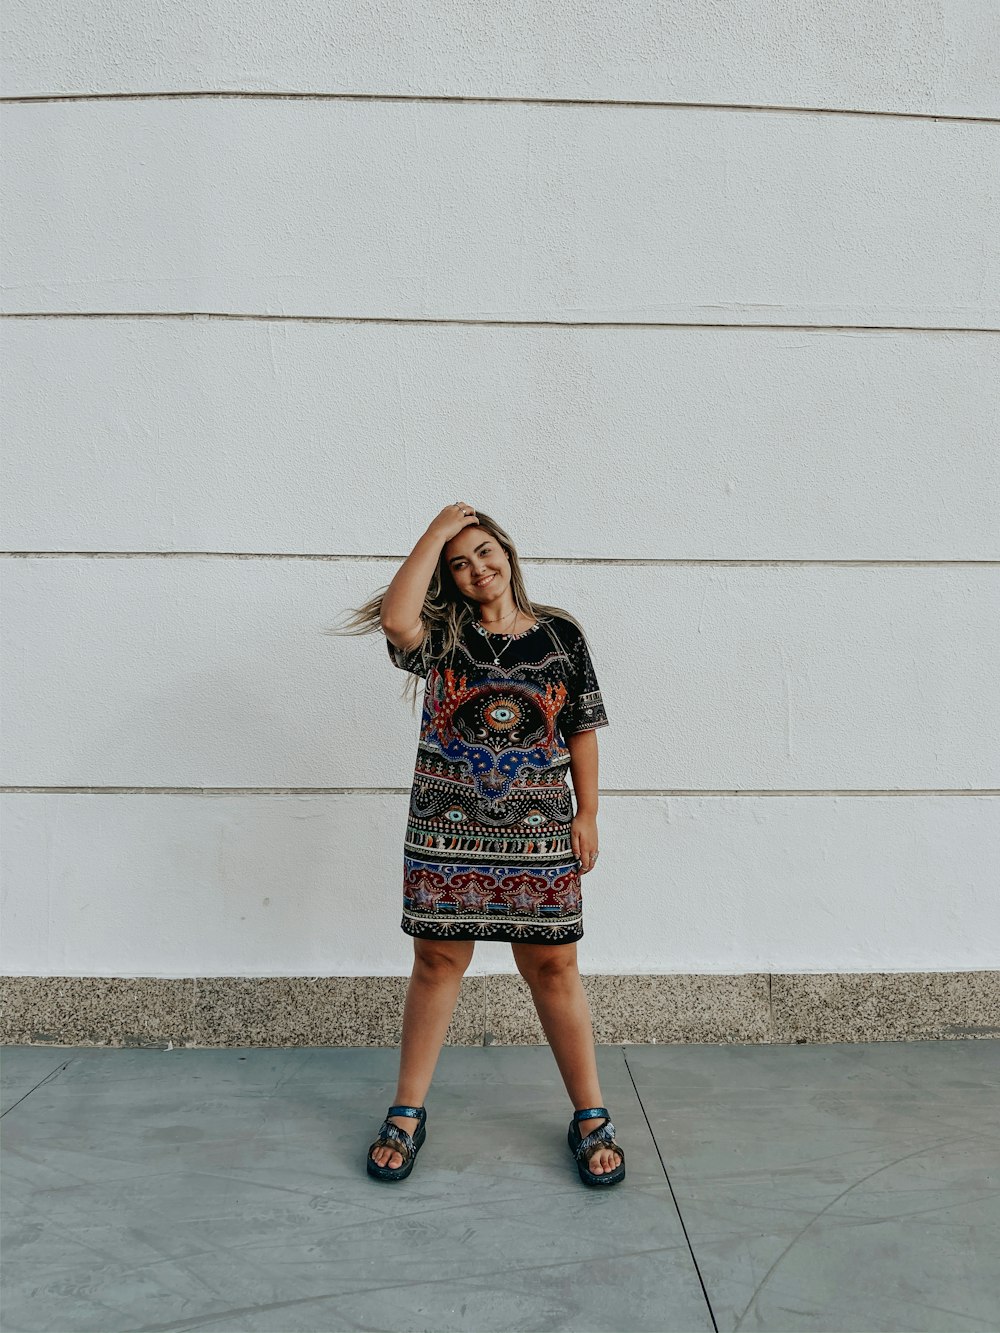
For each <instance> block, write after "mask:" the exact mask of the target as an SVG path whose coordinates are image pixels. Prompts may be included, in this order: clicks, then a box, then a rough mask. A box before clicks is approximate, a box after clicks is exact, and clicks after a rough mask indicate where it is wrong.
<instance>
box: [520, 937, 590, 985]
mask: <svg viewBox="0 0 1000 1333" xmlns="http://www.w3.org/2000/svg"><path fill="white" fill-rule="evenodd" d="M511 947H512V950H513V953H514V962H515V964H516V965H517V970H518V971H519V972H520V974H521V976H522V977H524V979H525V981H526V982H527V983H528V985H529V986H536V985H539V986H558V985H561V984H563V983H564V982H565V981H566V980H567V978H570V977H573V976H575V975H576V973H577V956H576V941H575V940H574V941H572V942H571V943H569V944H515V945H512V946H511Z"/></svg>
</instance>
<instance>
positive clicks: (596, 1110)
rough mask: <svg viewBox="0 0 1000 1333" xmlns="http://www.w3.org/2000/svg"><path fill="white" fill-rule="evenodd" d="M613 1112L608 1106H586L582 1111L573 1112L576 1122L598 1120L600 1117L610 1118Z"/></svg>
mask: <svg viewBox="0 0 1000 1333" xmlns="http://www.w3.org/2000/svg"><path fill="white" fill-rule="evenodd" d="M610 1115H611V1112H610V1111H609V1110H608V1108H607V1107H606V1106H585V1107H584V1108H583V1109H582V1110H580V1111H574V1112H573V1119H574V1120H596V1119H597V1117H598V1116H605V1117H610Z"/></svg>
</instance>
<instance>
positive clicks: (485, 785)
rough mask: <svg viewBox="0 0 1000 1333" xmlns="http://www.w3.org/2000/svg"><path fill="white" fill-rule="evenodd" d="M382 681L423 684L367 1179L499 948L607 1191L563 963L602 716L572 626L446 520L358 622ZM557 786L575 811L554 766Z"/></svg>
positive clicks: (486, 547) (591, 835)
mask: <svg viewBox="0 0 1000 1333" xmlns="http://www.w3.org/2000/svg"><path fill="white" fill-rule="evenodd" d="M349 623H350V624H351V625H354V626H358V625H360V626H364V627H365V628H364V629H363V630H361V631H360V632H368V631H370V630H374V629H375V628H376V627H381V629H382V631H383V632H384V633H385V636H386V640H387V644H386V646H387V648H388V652H389V657H390V659H391V660H392V662H393V664H394V665H395V666H398V667H400V668H401V669H403V670H405V671H409V672H411V673H412V680H413V687H414V695H413V698H414V702H415V698H416V677H417V676H423V677H425V678H426V684H425V687H424V704H423V713H422V717H421V725H420V739H419V743H418V750H417V761H416V766H415V770H414V776H413V786H412V789H411V794H410V806H409V813H408V818H407V825H406V840H405V849H404V881H403V885H404V886H403V917H402V921H401V926H402V929H403V930H404V931H405V932H406V933H407V934H408V935H411V936H412V937H413V948H414V963H413V971H412V974H411V976H410V980H409V985H408V989H407V994H406V1005H405V1008H404V1011H403V1028H402V1042H401V1050H400V1066H399V1079H398V1083H397V1085H396V1102H395V1103H394V1104H393V1105H392V1106H390V1107H389V1111H388V1114H387V1115H386V1118H385V1120H384V1121H383V1123H382V1126H381V1128H380V1130H379V1136H378V1138H377V1139H376V1140H375V1142H374V1143H373V1144H372V1145H371V1146H370V1148H369V1152H368V1159H367V1170H368V1174H369V1175H371V1176H373V1177H374V1178H376V1179H378V1180H403V1179H405V1178H406V1176H408V1175H409V1173H410V1171H411V1170H412V1168H413V1164H414V1161H415V1159H416V1154H417V1151H418V1150H419V1148H420V1146H421V1144H422V1143H423V1142H424V1139H425V1137H426V1129H425V1122H426V1118H427V1111H426V1107H425V1106H424V1105H423V1099H424V1097H425V1096H426V1093H427V1090H428V1088H429V1087H430V1083H431V1078H432V1075H433V1073H434V1068H435V1065H436V1064H437V1060H438V1056H439V1054H440V1051H441V1045H442V1042H443V1041H444V1037H445V1033H446V1032H447V1029H448V1025H449V1023H450V1022H451V1017H452V1013H453V1011H454V1008H455V1002H456V1000H457V999H458V992H459V989H460V987H461V982H462V977H463V975H464V973H465V971H466V968H467V967H468V966H469V963H470V961H471V959H472V954H473V950H474V948H475V941H476V940H477V939H483V940H499V941H506V942H509V943H510V945H511V948H512V950H513V954H514V961H515V963H516V965H517V968H518V971H519V972H520V973H521V975H522V976H523V977H524V979H525V981H527V983H528V986H529V987H530V990H531V994H532V999H533V1001H534V1004H535V1008H536V1010H537V1011H538V1016H539V1019H540V1020H541V1024H542V1028H543V1029H544V1031H545V1035H546V1037H547V1039H548V1041H549V1044H550V1046H551V1047H552V1052H553V1054H554V1056H555V1059H556V1063H557V1064H558V1066H559V1072H560V1073H561V1075H562V1077H563V1081H564V1083H565V1085H566V1090H567V1092H568V1093H569V1096H570V1100H571V1102H572V1104H573V1107H574V1114H573V1120H572V1121H571V1123H570V1127H569V1131H568V1136H567V1138H568V1143H569V1146H570V1149H571V1150H572V1151H573V1154H574V1156H575V1158H576V1162H577V1166H578V1169H579V1173H580V1178H581V1180H583V1181H584V1183H585V1184H588V1185H615V1184H618V1182H619V1181H621V1180H622V1179H624V1176H625V1154H624V1152H623V1150H622V1148H621V1147H620V1146H619V1145H618V1144H617V1143H616V1142H615V1139H614V1134H615V1127H614V1125H613V1124H612V1122H611V1119H610V1115H609V1112H608V1110H607V1107H604V1106H602V1105H601V1100H602V1098H601V1090H600V1086H599V1084H598V1079H597V1062H596V1057H595V1051H594V1037H593V1031H592V1028H591V1020H590V1012H589V1007H588V1004H587V997H586V993H585V992H584V989H583V983H582V982H581V980H580V973H579V970H578V966H577V957H576V941H577V940H578V939H580V938H581V937H582V935H583V919H582V902H581V894H580V875H585V874H587V873H589V872H590V871H591V870H592V869H593V868H594V866H595V864H596V862H597V857H598V846H597V736H596V734H595V733H596V729H597V728H598V727H603V726H606V725H607V722H608V719H607V715H606V712H605V709H604V704H603V701H602V699H601V692H600V688H599V686H598V683H597V678H596V676H595V674H594V668H593V663H592V661H591V658H590V653H589V651H588V648H587V643H586V639H585V637H584V634H583V631H582V628H581V626H580V625H579V622H578V621H576V620H575V619H574V618H573V617H572V616H571V615H569V614H568V613H567V612H565V611H563V610H561V609H560V608H559V607H555V606H547V605H545V604H544V603H541V602H532V601H531V600H530V599H529V598H528V595H527V592H526V591H525V587H524V582H523V580H522V577H521V570H520V565H519V562H518V558H517V552H516V551H515V549H514V544H513V542H512V541H511V539H510V538H509V537H508V536H507V534H506V533H505V532H504V531H503V529H502V528H500V527H499V525H498V524H497V523H496V522H494V520H493V519H491V518H490V517H489V516H488V515H487V514H483V513H480V512H477V511H476V510H475V509H473V508H472V506H471V505H469V504H464V503H461V502H456V503H455V504H450V505H446V506H445V508H444V509H442V511H441V512H440V514H438V516H437V517H436V518H435V519H434V521H433V522H432V523H431V524H430V526H429V527H428V528H427V531H426V532H425V533H424V534H423V536H422V537H421V538H420V540H419V541H418V542H417V544H416V546H414V548H413V550H412V551H411V553H410V555H409V556H408V557H407V558H406V560H405V561H404V562H403V564H402V565H401V566H400V568H399V570H398V571H397V573H396V575H395V577H394V578H393V580H392V582H391V583H390V584H389V585H388V587H387V588H386V589H385V590H384V591H383V592H382V593H381V594H380V595H376V596H375V597H373V598H371V599H370V600H369V601H368V602H366V603H365V605H364V606H362V607H361V608H359V609H358V611H357V612H356V613H355V615H354V617H353V620H352V621H351V622H349ZM567 767H568V768H569V769H570V772H571V774H572V778H573V791H574V793H575V796H576V807H577V808H576V814H575V815H574V814H573V808H572V801H571V798H570V791H569V787H568V786H567V784H566V777H565V774H566V769H567Z"/></svg>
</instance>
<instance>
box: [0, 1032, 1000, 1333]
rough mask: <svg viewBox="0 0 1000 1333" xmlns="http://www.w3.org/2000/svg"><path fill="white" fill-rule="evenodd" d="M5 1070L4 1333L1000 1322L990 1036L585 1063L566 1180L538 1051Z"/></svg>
mask: <svg viewBox="0 0 1000 1333" xmlns="http://www.w3.org/2000/svg"><path fill="white" fill-rule="evenodd" d="M398 1058H399V1052H398V1049H397V1048H362V1047H325V1048H278V1049H260V1048H230V1049H219V1050H163V1049H151V1048H146V1049H135V1048H132V1049H100V1048H67V1047H53V1046H32V1047H5V1048H3V1049H2V1051H0V1072H2V1082H3V1109H4V1118H3V1121H2V1124H0V1147H2V1152H3V1178H2V1181H3V1192H2V1213H3V1239H2V1283H3V1293H2V1294H3V1300H2V1306H0V1310H2V1324H0V1326H2V1329H3V1333H42V1331H44V1333H77V1331H78V1330H81V1331H82V1330H86V1331H87V1333H90V1331H91V1330H93V1331H98V1330H99V1331H100V1333H105V1331H108V1333H112V1331H114V1333H117V1331H118V1330H144V1331H149V1333H151V1331H152V1330H171V1331H174V1330H176V1331H178V1333H179V1331H180V1330H185V1329H206V1330H215V1331H217V1333H225V1331H228V1330H232V1331H233V1333H265V1331H266V1333H272V1331H280V1333H298V1331H299V1330H309V1331H310V1333H342V1331H345V1330H355V1329H364V1330H391V1331H392V1333H404V1331H406V1333H409V1331H411V1330H412V1331H413V1333H418V1331H419V1333H423V1331H424V1330H472V1331H474V1333H475V1331H482V1333H501V1331H503V1333H506V1331H507V1330H518V1331H519V1333H520V1331H526V1333H531V1331H532V1330H562V1329H567V1330H579V1333H585V1331H589V1330H595V1331H596V1330H614V1331H615V1333H629V1331H631V1333H638V1331H639V1330H657V1331H658V1333H661V1331H662V1333H665V1331H667V1330H685V1331H688V1330H690V1331H697V1333H701V1330H712V1329H716V1328H717V1329H723V1330H747V1331H749V1330H771V1329H774V1330H779V1329H780V1330H836V1331H837V1333H862V1331H863V1330H891V1331H892V1333H925V1331H927V1330H931V1331H933V1333H938V1331H944V1330H953V1329H954V1330H959V1329H962V1330H964V1329H968V1330H980V1331H981V1330H987V1333H996V1331H997V1330H998V1329H1000V1042H998V1041H991V1040H967V1041H920V1042H877V1043H870V1044H864V1045H853V1044H837V1045H793V1046H774V1045H771V1046H768V1045H748V1046H716V1045H668V1046H601V1047H599V1048H598V1063H599V1070H600V1078H601V1087H602V1090H603V1093H604V1099H605V1103H606V1104H607V1105H608V1107H609V1108H610V1110H611V1114H612V1118H613V1120H614V1122H615V1125H616V1127H617V1130H618V1138H619V1141H620V1142H621V1143H622V1144H623V1146H624V1147H625V1150H626V1153H627V1162H626V1167H627V1172H628V1174H627V1178H626V1180H625V1181H624V1182H623V1183H622V1184H621V1185H618V1186H615V1187H614V1188H612V1189H610V1190H607V1191H601V1190H596V1189H587V1188H586V1187H585V1186H584V1185H582V1184H581V1183H580V1181H579V1178H578V1176H577V1173H576V1167H575V1165H574V1163H573V1159H572V1157H571V1155H570V1152H569V1149H568V1147H567V1145H566V1128H567V1125H568V1123H569V1119H570V1115H571V1111H572V1108H571V1106H570V1103H569V1099H568V1098H567V1096H566V1092H565V1089H564V1088H563V1085H562V1081H561V1079H560V1077H559V1074H558V1071H557V1069H556V1066H555V1062H554V1060H553V1058H552V1053H551V1051H550V1050H549V1047H548V1046H487V1047H470V1046H445V1047H444V1049H443V1050H442V1052H441V1058H440V1060H439V1062H438V1067H437V1071H436V1073H435V1077H434V1082H433V1085H432V1087H431V1091H430V1093H429V1094H428V1096H427V1099H426V1103H427V1114H428V1119H427V1141H426V1143H425V1144H424V1146H423V1148H422V1149H421V1151H420V1153H419V1155H418V1157H417V1161H416V1165H415V1167H414V1170H413V1173H412V1174H411V1176H410V1177H409V1179H407V1180H405V1181H403V1182H401V1183H399V1184H387V1183H383V1182H376V1181H373V1180H370V1179H369V1178H368V1176H367V1175H366V1174H365V1169H364V1157H365V1151H366V1149H367V1147H368V1144H369V1143H370V1142H371V1141H372V1140H373V1139H374V1138H375V1135H376V1132H377V1130H378V1126H379V1124H380V1123H381V1120H382V1118H383V1116H384V1115H385V1112H386V1110H387V1108H388V1106H389V1105H390V1103H391V1102H392V1101H393V1100H394V1093H395V1078H396V1068H397V1064H398Z"/></svg>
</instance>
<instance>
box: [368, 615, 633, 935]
mask: <svg viewBox="0 0 1000 1333" xmlns="http://www.w3.org/2000/svg"><path fill="white" fill-rule="evenodd" d="M441 634H442V632H441V631H439V630H432V631H431V634H430V636H429V640H428V642H427V643H426V644H425V645H422V647H423V649H424V651H425V655H423V654H422V652H421V649H420V648H417V649H413V650H410V651H404V650H402V649H400V648H397V647H396V646H395V645H394V644H393V643H391V642H390V641H389V640H388V639H387V640H386V646H387V647H388V650H389V657H390V659H391V660H392V662H393V663H394V664H395V665H396V666H398V667H400V668H402V669H403V670H405V671H412V672H413V673H414V674H415V675H418V676H424V677H426V684H425V687H424V701H423V713H422V716H421V721H420V738H419V742H418V745H417V760H416V766H415V768H414V774H413V786H412V789H411V792H410V807H409V813H408V816H407V822H406V838H405V845H404V849H403V918H402V921H401V923H400V925H401V927H402V929H403V930H404V931H405V932H406V933H407V934H408V935H416V936H419V937H421V938H423V939H452V940H501V941H507V942H512V941H517V940H526V941H528V942H530V943H541V944H565V943H567V942H569V941H572V940H578V939H580V938H581V937H582V936H583V901H582V896H581V892H580V862H579V860H578V859H577V858H576V857H575V856H574V854H573V845H572V841H571V838H570V822H571V820H572V818H573V814H574V810H573V803H572V797H571V795H570V788H569V786H568V785H567V782H566V776H567V774H568V772H569V762H570V756H569V749H568V748H567V745H566V738H567V737H568V736H572V735H574V734H576V733H577V732H580V731H590V730H593V729H595V728H597V727H604V726H607V725H608V718H607V714H606V712H605V708H604V702H603V700H602V698H601V690H600V686H599V685H598V683H597V677H596V675H595V674H594V666H593V662H592V661H591V657H590V653H589V651H588V649H587V644H586V640H585V639H584V637H583V635H582V634H581V633H580V631H579V630H578V629H577V627H576V626H575V625H574V624H573V622H572V621H570V620H567V619H566V618H565V617H564V616H556V615H551V614H545V615H540V616H539V617H538V618H537V622H536V624H535V625H533V626H532V628H531V629H528V630H525V631H524V632H523V633H522V634H514V635H499V634H493V635H491V636H490V638H491V640H492V642H493V645H494V646H493V648H492V649H491V648H490V646H489V641H488V640H487V639H486V638H485V637H484V636H483V635H482V633H481V632H480V631H479V630H478V629H477V628H476V627H475V626H474V625H472V624H470V625H469V626H467V627H466V629H465V632H464V634H463V637H462V640H461V642H460V643H459V644H458V645H457V647H456V649H455V650H454V652H453V653H452V654H451V656H450V657H449V659H448V660H447V661H445V660H444V658H443V656H442V655H441ZM494 656H497V657H499V659H500V664H499V665H497V664H496V663H495V662H494V661H493V658H494Z"/></svg>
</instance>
